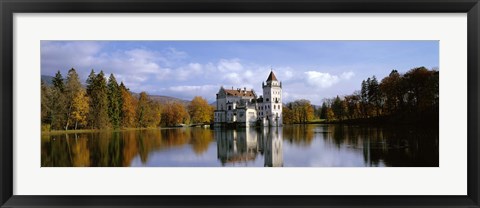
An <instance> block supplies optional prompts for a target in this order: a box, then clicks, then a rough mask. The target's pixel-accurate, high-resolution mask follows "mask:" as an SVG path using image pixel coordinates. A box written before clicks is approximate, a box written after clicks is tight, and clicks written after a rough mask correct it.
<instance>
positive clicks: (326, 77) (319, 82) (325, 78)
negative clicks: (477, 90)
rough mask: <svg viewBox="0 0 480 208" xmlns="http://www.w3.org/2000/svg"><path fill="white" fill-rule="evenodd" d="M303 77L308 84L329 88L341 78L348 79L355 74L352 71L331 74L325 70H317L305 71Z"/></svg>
mask: <svg viewBox="0 0 480 208" xmlns="http://www.w3.org/2000/svg"><path fill="white" fill-rule="evenodd" d="M305 75H306V76H305V79H306V82H307V83H308V84H309V85H310V86H316V87H321V88H329V87H331V86H333V85H334V84H337V83H338V82H340V81H341V80H349V79H351V78H352V77H353V76H354V75H355V74H354V73H353V72H351V71H350V72H344V73H342V74H341V75H340V76H338V75H332V74H330V73H327V72H319V71H307V72H305Z"/></svg>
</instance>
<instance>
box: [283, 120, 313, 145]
mask: <svg viewBox="0 0 480 208" xmlns="http://www.w3.org/2000/svg"><path fill="white" fill-rule="evenodd" d="M314 127H315V125H305V124H295V125H287V126H284V127H283V140H286V141H288V142H289V143H292V144H297V145H302V146H310V145H311V143H312V141H313V138H314V134H315V131H314Z"/></svg>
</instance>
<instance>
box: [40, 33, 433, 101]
mask: <svg viewBox="0 0 480 208" xmlns="http://www.w3.org/2000/svg"><path fill="white" fill-rule="evenodd" d="M438 44H439V42H438V41H41V73H42V75H51V76H53V75H54V74H55V73H56V72H57V71H58V70H60V71H61V72H62V74H63V75H66V72H67V71H68V70H69V69H70V68H72V67H73V68H75V69H76V70H77V72H78V73H79V74H80V77H81V79H82V82H84V81H85V79H86V77H87V76H88V74H89V73H90V70H91V69H94V70H95V71H96V72H97V73H98V72H100V70H103V71H104V73H105V74H107V76H108V75H109V74H110V73H113V74H114V75H115V77H116V78H117V80H119V81H123V82H124V83H125V85H126V86H127V87H128V88H130V90H131V91H133V92H141V91H146V92H147V93H149V94H154V95H167V96H173V97H178V98H181V99H186V100H191V99H192V98H193V97H194V96H196V95H199V96H202V97H204V98H206V99H207V100H209V101H210V102H212V101H214V100H215V94H216V93H217V92H218V89H219V88H220V86H222V85H223V86H224V87H226V88H231V87H234V88H240V87H241V88H243V87H247V89H254V90H255V91H256V92H258V93H257V94H259V93H261V90H262V89H261V84H262V81H264V80H265V79H266V78H267V77H268V74H269V73H270V70H271V69H273V71H274V73H275V74H276V76H277V78H278V79H279V80H280V81H282V83H283V97H284V101H285V102H290V101H293V100H296V99H308V100H310V101H312V103H313V104H317V105H320V104H321V102H322V100H323V99H324V98H331V97H334V96H336V95H340V96H342V95H347V94H351V93H353V92H354V91H355V90H359V89H360V83H361V82H362V80H364V79H367V78H368V77H371V76H373V75H375V76H376V77H377V78H378V79H379V81H380V80H381V79H382V78H383V77H385V76H387V75H388V74H389V73H390V71H391V70H392V69H396V70H398V71H399V72H400V73H405V72H406V71H408V70H410V69H412V68H414V67H420V66H425V67H427V68H434V67H438V66H439V51H438V50H439V45H438Z"/></svg>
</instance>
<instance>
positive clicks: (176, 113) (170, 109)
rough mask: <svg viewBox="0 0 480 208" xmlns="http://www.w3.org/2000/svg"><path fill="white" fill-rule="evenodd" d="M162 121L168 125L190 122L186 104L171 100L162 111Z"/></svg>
mask: <svg viewBox="0 0 480 208" xmlns="http://www.w3.org/2000/svg"><path fill="white" fill-rule="evenodd" d="M161 120H162V123H163V124H165V125H166V126H175V125H178V124H185V123H189V120H190V119H189V115H188V112H187V110H186V109H185V106H184V105H183V104H182V103H180V102H177V101H173V102H169V103H167V104H166V105H165V108H164V110H163V112H162V119H161Z"/></svg>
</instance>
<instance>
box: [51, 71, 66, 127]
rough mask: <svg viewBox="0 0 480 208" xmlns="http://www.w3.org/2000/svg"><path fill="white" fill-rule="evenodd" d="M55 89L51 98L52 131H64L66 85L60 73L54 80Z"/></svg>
mask: <svg viewBox="0 0 480 208" xmlns="http://www.w3.org/2000/svg"><path fill="white" fill-rule="evenodd" d="M52 83H53V88H52V92H51V94H50V97H49V99H48V100H49V101H50V106H51V110H52V112H51V124H50V125H51V128H52V129H63V127H64V124H65V121H66V120H67V117H66V109H67V107H66V99H65V95H64V93H63V92H64V90H65V84H64V80H63V76H62V74H61V73H60V71H58V72H57V73H56V74H55V77H54V78H53V80H52Z"/></svg>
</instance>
